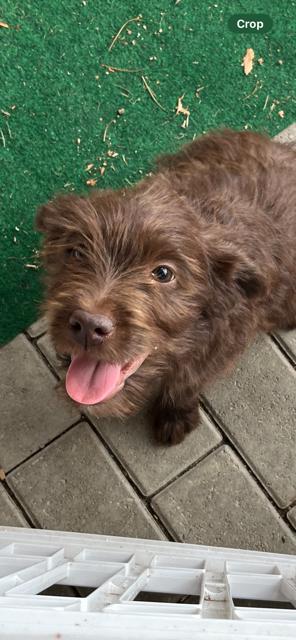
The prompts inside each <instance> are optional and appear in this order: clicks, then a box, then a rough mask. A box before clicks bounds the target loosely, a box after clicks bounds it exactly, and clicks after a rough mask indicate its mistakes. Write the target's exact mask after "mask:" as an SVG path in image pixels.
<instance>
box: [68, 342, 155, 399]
mask: <svg viewBox="0 0 296 640" xmlns="http://www.w3.org/2000/svg"><path fill="white" fill-rule="evenodd" d="M148 355H149V354H148V353H144V354H142V355H141V356H139V357H138V358H136V359H135V360H131V361H130V362H127V363H125V364H124V365H121V364H111V363H108V362H102V361H100V360H98V359H97V358H95V357H94V356H93V355H90V354H88V353H83V354H80V355H77V356H73V358H72V360H71V364H70V367H69V369H68V371H67V376H66V391H67V393H68V395H69V396H70V398H72V400H75V402H79V404H86V405H93V404H98V403H99V402H103V401H104V400H107V399H110V398H111V397H113V396H114V395H115V394H116V393H118V392H119V391H121V389H122V388H123V386H124V383H125V381H126V379H127V378H129V377H130V376H131V375H132V374H133V373H135V372H136V371H137V370H138V369H139V367H140V366H141V364H143V362H144V360H146V358H147V356H148Z"/></svg>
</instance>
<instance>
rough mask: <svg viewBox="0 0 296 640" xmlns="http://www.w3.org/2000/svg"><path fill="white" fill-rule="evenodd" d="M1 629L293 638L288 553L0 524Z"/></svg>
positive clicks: (166, 639)
mask: <svg viewBox="0 0 296 640" xmlns="http://www.w3.org/2000/svg"><path fill="white" fill-rule="evenodd" d="M0 638H1V640H6V639H7V638H15V639H20V638H22V639H30V640H31V639H32V640H33V639H35V638H36V639H37V638H38V640H49V639H51V640H70V639H71V640H72V638H73V640H74V639H78V638H79V639H80V640H82V639H83V640H87V639H89V638H96V639H99V640H123V639H124V640H142V639H143V640H148V639H149V640H189V639H190V640H199V639H203V640H205V639H207V640H209V639H210V640H218V639H219V640H231V639H232V638H239V639H240V640H248V639H250V640H251V639H252V640H254V639H255V638H260V639H262V638H266V639H267V638H269V639H270V638H272V639H273V640H275V639H281V640H282V639H283V638H296V556H289V555H277V554H270V553H260V552H255V551H254V552H253V551H241V550H234V549H223V548H215V547H204V546H198V545H189V544H179V543H173V542H159V541H147V540H137V539H132V538H119V537H108V536H101V535H88V534H79V533H60V532H53V531H37V530H30V529H19V528H14V527H0Z"/></svg>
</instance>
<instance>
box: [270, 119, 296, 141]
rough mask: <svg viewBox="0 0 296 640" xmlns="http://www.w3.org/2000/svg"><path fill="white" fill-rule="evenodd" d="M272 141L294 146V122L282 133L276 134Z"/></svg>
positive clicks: (295, 137)
mask: <svg viewBox="0 0 296 640" xmlns="http://www.w3.org/2000/svg"><path fill="white" fill-rule="evenodd" d="M274 139H275V140H276V141H277V142H289V143H290V144H292V146H295V144H296V122H294V123H293V124H290V126H289V127H286V129H284V130H283V131H281V132H280V133H278V134H277V135H276V136H275V137H274Z"/></svg>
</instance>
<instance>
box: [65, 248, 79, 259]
mask: <svg viewBox="0 0 296 640" xmlns="http://www.w3.org/2000/svg"><path fill="white" fill-rule="evenodd" d="M66 253H67V256H69V257H70V258H75V260H81V259H82V258H83V254H82V251H81V250H80V249H77V247H71V249H67V251H66Z"/></svg>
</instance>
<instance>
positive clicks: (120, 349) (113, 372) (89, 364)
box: [37, 175, 257, 405]
mask: <svg viewBox="0 0 296 640" xmlns="http://www.w3.org/2000/svg"><path fill="white" fill-rule="evenodd" d="M37 228H38V229H39V231H41V232H43V233H44V235H45V240H44V246H43V261H44V266H45V271H46V278H47V297H46V302H45V310H46V314H47V318H48V321H49V328H50V333H51V337H52V339H53V342H54V345H55V347H56V350H57V352H58V353H60V354H68V355H70V357H71V365H70V367H69V370H68V373H67V378H66V388H67V391H68V394H69V395H70V396H71V397H72V398H73V399H74V400H75V401H77V402H79V403H82V404H87V405H94V404H97V403H101V402H103V403H105V401H107V400H110V399H111V397H113V396H115V395H116V394H117V393H118V392H119V391H120V390H121V389H122V388H123V387H124V385H125V383H126V382H127V383H129V379H130V377H131V376H133V377H134V376H137V375H139V370H141V372H143V371H147V372H149V375H148V373H147V376H146V378H147V385H149V384H152V382H153V379H154V381H155V379H156V378H157V377H160V376H161V375H163V374H164V373H165V367H166V364H167V362H168V361H169V360H170V358H172V357H174V358H175V360H177V361H178V359H179V361H180V359H182V358H184V357H185V358H186V354H190V353H192V352H193V350H194V349H196V344H197V342H198V339H199V334H198V331H199V328H203V327H204V326H205V323H206V317H207V313H206V311H207V307H208V306H209V304H210V301H211V298H212V297H213V290H214V289H215V281H216V279H217V273H218V277H219V278H220V280H221V282H223V283H224V284H223V286H225V287H227V286H228V287H229V281H230V280H231V281H233V282H234V281H235V278H236V280H237V282H238V285H237V286H239V287H240V288H245V292H244V293H246V295H249V293H248V292H246V283H247V284H248V286H249V288H250V282H251V283H253V284H252V286H254V282H255V284H256V282H257V280H256V278H255V279H254V277H251V278H250V277H249V275H250V274H249V270H248V269H247V268H246V264H245V263H243V265H240V268H238V267H237V262H239V260H238V259H237V257H236V256H234V255H233V251H232V250H231V248H229V247H226V248H225V247H223V249H221V251H219V244H217V245H216V244H215V239H214V240H213V239H212V240H211V241H210V240H209V242H206V244H205V237H206V233H204V237H203V234H202V232H200V233H199V227H198V217H197V215H196V211H194V210H192V209H191V207H190V205H189V204H188V203H187V202H186V200H185V199H183V198H182V197H180V196H178V195H177V194H176V193H174V191H173V190H172V188H171V186H169V185H168V183H167V182H166V177H165V176H162V175H159V176H155V177H154V178H153V180H152V181H149V180H148V181H147V182H145V183H144V185H143V186H140V187H138V188H135V189H132V190H127V191H126V192H124V191H118V192H114V191H102V192H100V191H97V192H94V193H93V194H92V195H90V196H89V197H79V196H76V195H64V196H60V197H58V198H56V199H55V200H53V201H51V202H49V203H48V204H47V205H45V206H43V207H41V208H40V210H39V211H38V214H37ZM237 273H240V282H239V278H238V277H237ZM219 274H220V275H219ZM136 372H137V373H136ZM142 375H143V373H142Z"/></svg>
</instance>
